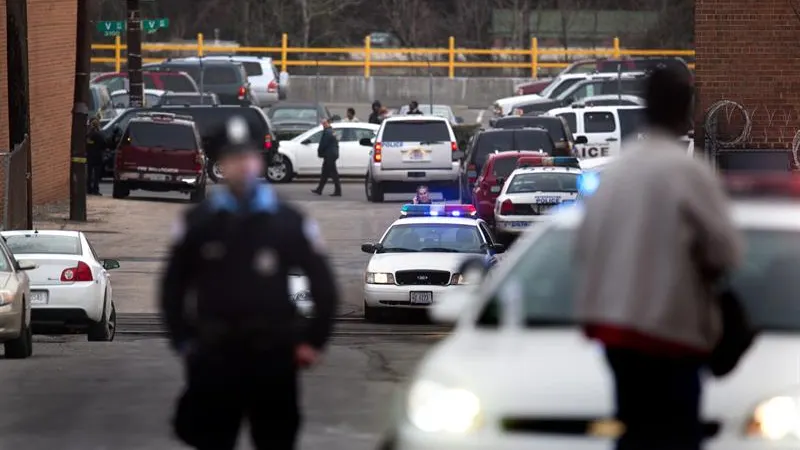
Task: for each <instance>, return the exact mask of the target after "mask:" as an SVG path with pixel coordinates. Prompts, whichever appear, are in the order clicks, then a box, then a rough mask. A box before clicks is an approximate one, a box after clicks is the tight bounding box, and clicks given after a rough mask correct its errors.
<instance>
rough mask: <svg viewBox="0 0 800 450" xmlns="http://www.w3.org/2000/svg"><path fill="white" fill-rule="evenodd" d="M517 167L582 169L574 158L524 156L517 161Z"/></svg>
mask: <svg viewBox="0 0 800 450" xmlns="http://www.w3.org/2000/svg"><path fill="white" fill-rule="evenodd" d="M517 167H519V168H522V167H571V168H573V169H580V168H581V164H580V162H578V158H575V157H574V156H523V157H522V158H520V159H519V160H517Z"/></svg>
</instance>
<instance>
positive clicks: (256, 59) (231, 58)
mask: <svg viewBox="0 0 800 450" xmlns="http://www.w3.org/2000/svg"><path fill="white" fill-rule="evenodd" d="M184 59H194V60H197V59H199V57H197V56H188V57H186V58H184ZM203 59H204V60H209V61H234V62H239V61H242V62H272V58H271V57H269V56H252V55H208V56H203Z"/></svg>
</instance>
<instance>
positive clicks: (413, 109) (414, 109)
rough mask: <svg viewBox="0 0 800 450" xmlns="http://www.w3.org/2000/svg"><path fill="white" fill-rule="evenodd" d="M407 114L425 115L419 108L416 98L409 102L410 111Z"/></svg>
mask: <svg viewBox="0 0 800 450" xmlns="http://www.w3.org/2000/svg"><path fill="white" fill-rule="evenodd" d="M406 115H417V116H422V115H423V113H422V111H420V110H419V103H417V101H416V100H412V101H411V103H409V104H408V112H407V113H406Z"/></svg>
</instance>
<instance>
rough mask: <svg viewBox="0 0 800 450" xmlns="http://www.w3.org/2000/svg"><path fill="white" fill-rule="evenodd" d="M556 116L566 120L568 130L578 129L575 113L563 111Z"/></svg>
mask: <svg viewBox="0 0 800 450" xmlns="http://www.w3.org/2000/svg"><path fill="white" fill-rule="evenodd" d="M558 117H560V118H562V119H564V120H565V121H566V122H567V126H568V127H569V130H570V131H572V132H575V131H576V130H577V129H578V118H577V116H576V115H575V113H563V114H559V115H558Z"/></svg>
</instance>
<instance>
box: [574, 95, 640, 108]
mask: <svg viewBox="0 0 800 450" xmlns="http://www.w3.org/2000/svg"><path fill="white" fill-rule="evenodd" d="M576 103H577V104H580V105H583V106H644V105H645V100H644V99H643V98H642V97H639V96H636V95H630V94H616V95H614V94H606V95H593V96H590V97H586V98H584V99H581V100H578V101H576V102H575V103H573V104H576Z"/></svg>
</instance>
